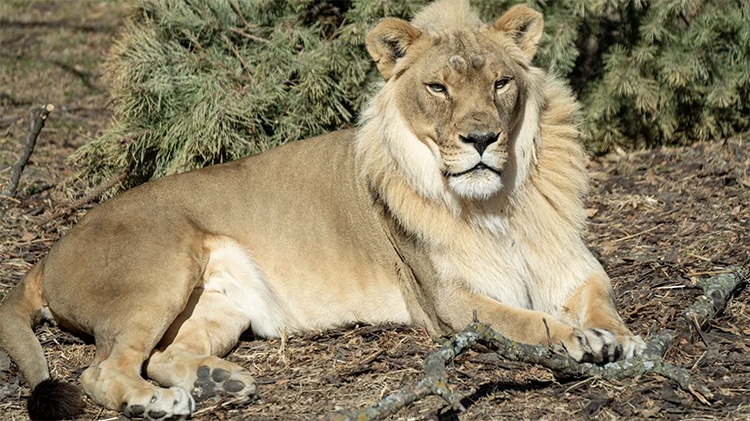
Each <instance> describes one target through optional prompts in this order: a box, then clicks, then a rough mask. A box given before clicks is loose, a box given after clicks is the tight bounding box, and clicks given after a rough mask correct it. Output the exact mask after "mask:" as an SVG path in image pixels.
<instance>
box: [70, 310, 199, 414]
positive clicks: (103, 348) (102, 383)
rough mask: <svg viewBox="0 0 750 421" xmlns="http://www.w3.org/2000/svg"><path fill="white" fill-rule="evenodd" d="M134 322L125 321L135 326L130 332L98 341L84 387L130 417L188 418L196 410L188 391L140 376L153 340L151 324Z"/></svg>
mask: <svg viewBox="0 0 750 421" xmlns="http://www.w3.org/2000/svg"><path fill="white" fill-rule="evenodd" d="M133 322H134V321H133V320H126V321H124V323H128V324H130V323H132V324H130V326H131V327H133V328H134V329H131V330H128V333H127V334H123V335H119V336H117V337H114V338H113V340H112V341H111V342H109V343H105V344H102V343H97V354H96V358H95V360H94V363H93V364H92V365H91V366H90V367H89V368H87V369H86V370H85V371H84V372H83V374H82V375H81V379H80V380H81V385H82V386H83V389H84V390H85V391H86V393H87V394H88V395H89V396H91V397H92V398H93V399H94V400H95V401H96V402H99V403H101V404H103V405H104V406H106V407H108V408H110V409H115V410H121V411H122V412H123V413H124V414H125V415H126V416H128V417H137V418H140V417H145V418H148V419H152V420H161V419H170V420H178V419H187V418H188V417H189V416H190V414H192V412H193V411H194V410H195V401H194V400H193V398H191V397H190V395H189V394H188V392H187V391H185V390H184V389H182V388H179V387H173V388H169V389H163V388H160V387H157V386H155V385H153V384H151V383H149V382H148V381H146V380H145V379H144V378H143V377H141V367H142V365H143V361H144V360H145V359H146V357H147V356H148V350H150V349H151V348H152V347H153V343H147V342H150V341H149V339H148V337H149V336H150V335H149V334H148V333H149V328H148V325H146V324H138V323H133ZM138 327H141V329H138ZM157 340H158V339H157Z"/></svg>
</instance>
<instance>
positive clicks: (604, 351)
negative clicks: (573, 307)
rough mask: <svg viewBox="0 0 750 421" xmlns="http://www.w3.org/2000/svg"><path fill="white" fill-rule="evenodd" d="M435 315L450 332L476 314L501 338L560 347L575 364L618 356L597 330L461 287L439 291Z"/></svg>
mask: <svg viewBox="0 0 750 421" xmlns="http://www.w3.org/2000/svg"><path fill="white" fill-rule="evenodd" d="M442 295H443V296H442V297H440V299H439V300H437V302H438V303H440V304H439V306H438V313H439V314H440V317H441V318H442V319H443V320H444V321H445V322H446V323H448V324H449V325H450V326H451V327H452V328H453V329H454V330H461V329H463V328H465V327H466V326H467V325H468V324H469V323H470V322H471V321H472V317H473V315H472V313H473V312H476V314H477V317H478V319H479V320H480V321H482V322H485V323H488V324H490V325H491V327H492V328H493V329H494V330H495V331H497V332H498V333H501V334H502V335H504V336H506V337H508V338H510V339H512V340H514V341H518V342H521V343H526V344H532V345H536V344H546V345H552V346H560V347H562V348H564V349H565V350H566V351H567V352H568V353H569V354H570V355H571V356H572V357H573V358H575V359H576V360H578V361H592V362H604V361H612V360H615V359H618V358H620V357H621V356H622V350H619V351H618V349H619V347H618V346H619V343H618V342H617V340H616V337H615V335H614V334H613V333H611V332H609V331H607V330H605V329H599V328H587V327H582V328H579V327H574V326H571V325H569V324H567V323H564V322H562V321H560V320H558V319H556V318H555V317H553V316H551V315H549V314H547V313H543V312H540V311H534V310H527V309H523V308H518V307H514V306H511V305H507V304H503V303H500V302H498V301H496V300H494V299H492V298H490V297H487V296H483V295H479V294H476V293H473V292H471V291H468V290H466V289H465V288H462V287H454V288H448V289H443V291H442Z"/></svg>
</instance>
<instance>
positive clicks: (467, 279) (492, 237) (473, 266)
mask: <svg viewBox="0 0 750 421" xmlns="http://www.w3.org/2000/svg"><path fill="white" fill-rule="evenodd" d="M494 222H496V226H495V227H494V229H493V230H492V231H493V232H488V231H485V230H482V229H480V228H475V229H468V228H467V229H462V230H459V231H458V233H457V235H456V236H455V239H454V241H452V242H451V243H450V244H444V245H442V246H439V247H437V248H436V249H434V250H433V251H432V253H431V260H432V264H433V265H434V267H435V269H436V270H437V272H438V276H440V277H441V278H442V279H446V280H448V279H452V280H459V281H461V282H463V283H464V284H465V285H466V286H467V287H469V288H470V289H471V290H472V291H473V292H475V293H478V294H481V295H486V296H489V297H491V298H494V299H495V300H497V301H499V302H501V303H505V304H509V305H513V306H516V307H521V308H531V305H532V302H531V298H530V297H529V288H530V285H529V279H530V274H529V273H528V271H527V270H526V264H525V261H524V258H523V255H522V250H520V245H519V244H518V242H516V241H515V240H514V239H513V237H512V235H508V234H510V231H509V229H508V227H507V226H506V224H504V223H502V221H499V220H498V221H494ZM501 233H504V234H501Z"/></svg>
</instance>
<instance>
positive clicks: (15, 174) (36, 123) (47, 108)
mask: <svg viewBox="0 0 750 421" xmlns="http://www.w3.org/2000/svg"><path fill="white" fill-rule="evenodd" d="M54 109H55V106H54V105H52V104H47V105H44V106H42V107H32V108H31V109H30V110H29V117H30V119H31V122H30V127H29V135H28V136H27V137H26V144H25V147H24V149H23V153H21V156H20V157H19V158H18V162H16V164H15V165H13V169H12V170H11V173H10V181H9V182H8V187H6V188H5V190H3V191H2V193H0V195H2V196H7V197H14V196H15V194H16V190H17V189H18V182H19V180H20V179H21V173H23V169H24V168H26V164H27V163H28V162H29V158H30V157H31V153H32V152H33V151H34V146H36V139H37V138H38V137H39V133H41V132H42V128H43V127H44V123H46V122H47V116H49V113H51V112H52V110H54Z"/></svg>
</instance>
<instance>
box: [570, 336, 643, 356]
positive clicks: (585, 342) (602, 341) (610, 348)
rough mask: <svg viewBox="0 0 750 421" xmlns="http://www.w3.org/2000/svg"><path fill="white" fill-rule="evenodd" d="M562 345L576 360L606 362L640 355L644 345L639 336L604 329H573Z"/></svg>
mask: <svg viewBox="0 0 750 421" xmlns="http://www.w3.org/2000/svg"><path fill="white" fill-rule="evenodd" d="M563 347H564V348H565V350H566V351H567V352H568V354H569V355H570V356H571V357H573V359H575V360H576V361H581V362H592V363H607V362H612V361H617V360H620V359H625V358H632V357H635V356H638V355H641V354H642V353H643V350H644V349H645V347H646V345H645V343H644V342H643V340H642V339H641V338H640V336H634V335H615V334H614V333H612V332H610V331H609V330H606V329H573V332H572V334H571V336H570V339H569V340H567V341H564V342H563Z"/></svg>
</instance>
